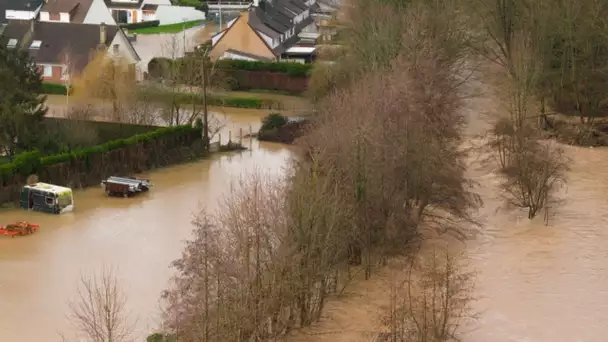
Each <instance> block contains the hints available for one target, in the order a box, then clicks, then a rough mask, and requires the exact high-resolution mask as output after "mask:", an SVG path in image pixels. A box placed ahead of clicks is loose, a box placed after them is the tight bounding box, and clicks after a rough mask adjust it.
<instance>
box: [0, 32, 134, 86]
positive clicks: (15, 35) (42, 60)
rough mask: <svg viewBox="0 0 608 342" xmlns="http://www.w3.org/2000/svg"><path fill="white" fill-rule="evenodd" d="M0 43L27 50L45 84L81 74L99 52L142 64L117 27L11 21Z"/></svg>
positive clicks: (130, 62)
mask: <svg viewBox="0 0 608 342" xmlns="http://www.w3.org/2000/svg"><path fill="white" fill-rule="evenodd" d="M0 41H1V43H2V44H6V46H7V47H8V48H12V49H27V50H28V52H29V54H30V56H31V57H32V58H33V60H34V62H35V63H36V64H37V65H38V67H39V68H40V70H41V71H42V77H43V80H44V81H45V82H54V83H61V82H62V81H64V80H65V79H66V78H67V77H72V76H74V75H77V74H79V73H80V72H82V71H83V70H84V68H85V67H86V66H87V64H88V63H89V61H90V60H91V57H92V54H93V53H94V52H95V51H107V53H108V55H109V56H112V57H121V58H124V59H125V60H127V61H128V63H129V64H132V65H133V66H135V64H136V63H137V62H139V60H140V58H139V55H138V54H137V52H136V51H135V50H134V49H133V46H132V45H131V43H130V42H129V40H128V39H127V37H126V35H125V34H124V32H123V31H122V30H121V29H120V28H119V27H118V26H115V25H105V24H101V25H91V24H78V23H65V22H38V21H34V20H29V21H22V20H19V21H10V22H9V24H8V25H7V26H6V28H5V29H4V32H3V34H2V39H1V40H0ZM138 79H141V76H140V75H138Z"/></svg>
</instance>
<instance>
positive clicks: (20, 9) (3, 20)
mask: <svg viewBox="0 0 608 342" xmlns="http://www.w3.org/2000/svg"><path fill="white" fill-rule="evenodd" d="M43 3H44V1H43V0H0V25H1V24H4V25H6V24H8V21H9V20H31V19H34V18H36V17H37V16H38V13H39V12H40V8H41V7H42V5H43Z"/></svg>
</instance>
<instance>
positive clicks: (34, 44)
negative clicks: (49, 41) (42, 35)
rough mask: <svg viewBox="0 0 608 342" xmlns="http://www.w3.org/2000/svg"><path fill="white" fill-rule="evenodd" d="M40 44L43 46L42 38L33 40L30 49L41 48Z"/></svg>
mask: <svg viewBox="0 0 608 342" xmlns="http://www.w3.org/2000/svg"><path fill="white" fill-rule="evenodd" d="M40 46H42V41H41V40H34V41H33V42H32V45H30V49H40Z"/></svg>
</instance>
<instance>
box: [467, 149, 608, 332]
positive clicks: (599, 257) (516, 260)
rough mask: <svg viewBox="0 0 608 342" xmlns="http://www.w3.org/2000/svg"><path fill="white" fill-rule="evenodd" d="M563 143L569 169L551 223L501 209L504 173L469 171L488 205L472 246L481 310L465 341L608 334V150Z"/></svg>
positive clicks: (470, 254)
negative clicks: (606, 175) (500, 175)
mask: <svg viewBox="0 0 608 342" xmlns="http://www.w3.org/2000/svg"><path fill="white" fill-rule="evenodd" d="M565 149H566V153H567V155H568V156H569V157H571V158H572V164H571V167H572V170H571V172H570V173H569V176H568V178H569V183H568V186H567V188H565V189H562V190H561V191H560V193H559V196H558V197H559V198H560V200H561V201H562V202H561V203H559V204H555V205H553V206H552V207H551V208H550V209H549V221H548V225H545V222H544V220H543V213H541V214H540V217H538V218H535V219H534V220H532V221H530V220H528V219H527V216H526V213H525V212H522V211H518V210H515V211H512V210H498V211H497V210H496V209H497V208H502V207H503V205H502V203H503V200H502V198H501V196H500V194H498V193H497V192H496V188H497V185H498V182H499V179H498V178H497V177H496V176H495V175H494V174H492V173H490V172H488V171H487V170H485V171H484V170H475V171H472V172H471V173H472V174H474V175H476V177H475V178H476V179H477V180H478V181H480V188H479V190H478V191H480V193H481V194H482V196H483V197H484V199H485V206H484V208H482V209H481V210H480V213H479V219H480V220H481V222H482V224H483V232H482V234H481V235H480V236H478V237H477V239H476V240H475V241H472V242H470V243H469V246H468V254H469V256H470V257H471V259H472V264H473V266H474V267H475V268H476V269H477V272H478V279H477V295H478V298H479V300H478V302H477V303H476V304H475V309H476V310H477V311H478V312H479V313H480V314H481V315H480V320H479V322H478V323H477V324H476V326H475V327H472V328H473V329H474V330H472V331H471V332H470V333H469V334H467V338H466V339H465V340H466V341H471V342H486V341H497V342H502V341H505V342H507V341H530V342H532V341H539V342H540V341H543V342H544V341H547V342H560V341H564V342H570V341H589V342H596V341H597V342H601V341H608V324H607V323H606V321H607V320H608V197H607V196H606V193H607V191H608V182H606V180H605V179H604V177H603V166H606V165H607V161H608V149H605V148H602V149H598V148H596V149H587V148H578V147H565Z"/></svg>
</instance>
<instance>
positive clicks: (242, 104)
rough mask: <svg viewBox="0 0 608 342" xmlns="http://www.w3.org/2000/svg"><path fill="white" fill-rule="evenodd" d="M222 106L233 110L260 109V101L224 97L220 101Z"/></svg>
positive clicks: (252, 98) (256, 99)
mask: <svg viewBox="0 0 608 342" xmlns="http://www.w3.org/2000/svg"><path fill="white" fill-rule="evenodd" d="M220 100H221V102H222V104H223V106H225V107H234V108H255V109H260V108H262V100H260V99H258V98H254V97H251V98H249V97H225V98H223V99H220Z"/></svg>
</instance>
